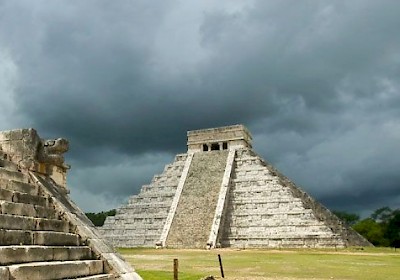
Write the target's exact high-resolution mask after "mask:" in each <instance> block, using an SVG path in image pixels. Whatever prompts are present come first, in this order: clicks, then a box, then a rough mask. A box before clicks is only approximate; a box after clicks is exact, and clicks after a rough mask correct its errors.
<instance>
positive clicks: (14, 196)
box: [0, 188, 51, 207]
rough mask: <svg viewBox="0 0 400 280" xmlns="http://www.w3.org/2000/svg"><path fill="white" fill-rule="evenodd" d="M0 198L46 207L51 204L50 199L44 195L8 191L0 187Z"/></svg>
mask: <svg viewBox="0 0 400 280" xmlns="http://www.w3.org/2000/svg"><path fill="white" fill-rule="evenodd" d="M0 200H5V201H10V202H17V203H25V204H34V205H39V206H43V207H48V206H49V205H50V204H51V199H50V198H49V197H45V196H39V195H30V194H27V193H22V192H18V191H10V190H6V189H1V188H0Z"/></svg>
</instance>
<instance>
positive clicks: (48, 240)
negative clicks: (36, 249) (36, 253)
mask: <svg viewBox="0 0 400 280" xmlns="http://www.w3.org/2000/svg"><path fill="white" fill-rule="evenodd" d="M6 245H47V246H79V245H80V242H79V236H78V235H76V234H73V233H65V232H55V231H30V230H15V229H0V246H6Z"/></svg>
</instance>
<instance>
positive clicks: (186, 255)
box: [119, 248, 400, 280]
mask: <svg viewBox="0 0 400 280" xmlns="http://www.w3.org/2000/svg"><path fill="white" fill-rule="evenodd" d="M119 252H120V253H121V254H122V255H123V256H124V257H125V258H126V260H127V261H128V262H129V263H131V264H132V265H133V266H134V267H135V269H136V271H137V272H138V273H139V274H140V275H141V276H142V277H143V279H144V280H158V279H160V280H161V279H162V280H166V279H173V274H172V270H173V259H175V258H177V259H178V260H179V280H198V279H200V278H201V277H204V276H208V275H213V276H220V270H219V264H218V254H220V255H221V257H222V262H223V267H224V271H225V279H240V280H244V279H257V280H262V279H290V280H292V279H362V280H369V279H370V280H376V279H400V250H398V251H397V252H395V251H394V250H393V249H390V248H350V249H338V250H327V249H321V250H312V249H304V250H301V249H299V250H235V249H218V250H211V251H205V250H173V249H159V250H156V249H143V248H141V249H136V248H135V249H120V250H119Z"/></svg>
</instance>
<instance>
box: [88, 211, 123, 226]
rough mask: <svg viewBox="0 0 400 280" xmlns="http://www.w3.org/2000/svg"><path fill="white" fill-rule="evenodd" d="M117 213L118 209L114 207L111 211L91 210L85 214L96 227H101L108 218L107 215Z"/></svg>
mask: <svg viewBox="0 0 400 280" xmlns="http://www.w3.org/2000/svg"><path fill="white" fill-rule="evenodd" d="M116 213H117V211H116V210H115V209H112V210H110V211H105V212H103V211H102V212H100V213H92V212H90V213H85V214H86V216H87V217H88V218H89V220H91V221H92V223H93V224H94V225H95V226H96V227H101V226H102V225H104V221H105V220H106V218H107V216H115V214H116Z"/></svg>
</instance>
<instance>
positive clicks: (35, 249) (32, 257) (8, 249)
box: [0, 245, 92, 279]
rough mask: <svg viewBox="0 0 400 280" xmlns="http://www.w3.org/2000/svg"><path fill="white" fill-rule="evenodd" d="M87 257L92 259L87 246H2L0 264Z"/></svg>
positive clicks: (69, 259) (0, 247)
mask: <svg viewBox="0 0 400 280" xmlns="http://www.w3.org/2000/svg"><path fill="white" fill-rule="evenodd" d="M85 259H86V260H87V259H92V252H91V250H90V248H89V247H87V246H79V247H77V246H66V247H60V246H36V245H28V246H19V245H18V246H0V265H10V264H16V263H28V262H44V261H71V260H85ZM0 279H1V278H0Z"/></svg>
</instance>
